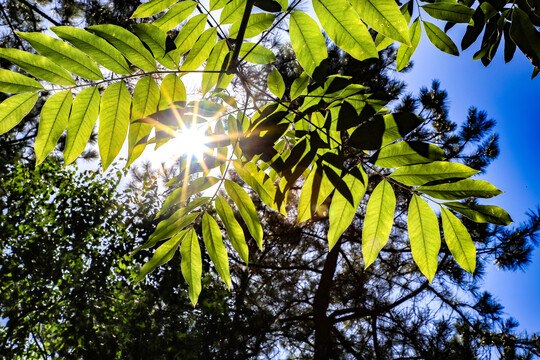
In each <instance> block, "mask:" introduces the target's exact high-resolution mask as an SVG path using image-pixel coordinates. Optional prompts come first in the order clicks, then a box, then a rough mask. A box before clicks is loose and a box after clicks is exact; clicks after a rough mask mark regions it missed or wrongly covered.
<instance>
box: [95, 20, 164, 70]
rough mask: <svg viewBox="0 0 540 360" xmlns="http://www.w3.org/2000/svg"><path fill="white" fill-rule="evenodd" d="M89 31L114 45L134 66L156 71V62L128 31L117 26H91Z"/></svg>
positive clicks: (139, 41)
mask: <svg viewBox="0 0 540 360" xmlns="http://www.w3.org/2000/svg"><path fill="white" fill-rule="evenodd" d="M88 29H89V30H91V31H93V32H94V33H96V34H97V35H98V36H100V37H102V38H104V39H106V40H107V41H109V42H110V43H111V44H113V45H114V47H116V48H117V49H118V50H120V52H121V53H122V54H124V55H125V57H126V58H127V59H128V60H129V61H130V62H131V63H132V64H133V65H135V66H137V67H139V68H141V69H142V70H144V71H154V70H156V69H157V68H156V61H155V60H154V57H153V56H152V54H150V51H148V50H147V49H146V48H145V47H144V45H143V43H142V42H141V40H139V38H138V37H137V36H135V35H134V34H132V33H131V32H129V31H128V30H126V29H124V28H123V27H121V26H118V25H111V24H106V25H93V26H90V27H88Z"/></svg>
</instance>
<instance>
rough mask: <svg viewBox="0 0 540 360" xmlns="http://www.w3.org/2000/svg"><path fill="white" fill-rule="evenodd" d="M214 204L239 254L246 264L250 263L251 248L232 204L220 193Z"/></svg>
mask: <svg viewBox="0 0 540 360" xmlns="http://www.w3.org/2000/svg"><path fill="white" fill-rule="evenodd" d="M214 205H215V207H216V211H217V213H218V215H219V218H220V219H221V221H222V222H223V225H225V229H227V235H229V239H231V244H232V246H233V248H234V249H235V250H236V252H237V253H238V255H240V258H241V259H242V260H244V262H245V263H246V265H247V264H249V249H248V245H247V243H246V237H245V235H244V230H242V226H241V225H240V223H239V222H238V220H236V218H235V217H234V213H233V210H232V208H231V206H230V205H229V203H227V200H225V198H223V197H222V196H219V195H218V196H216V201H215V202H214Z"/></svg>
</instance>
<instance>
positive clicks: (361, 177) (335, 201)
mask: <svg viewBox="0 0 540 360" xmlns="http://www.w3.org/2000/svg"><path fill="white" fill-rule="evenodd" d="M355 170H356V171H353V172H351V173H349V174H347V175H345V176H344V177H343V182H344V183H345V184H346V185H347V188H348V189H349V190H350V191H351V194H352V197H353V202H352V204H351V202H350V201H349V200H348V199H347V198H346V197H345V196H344V195H343V194H342V193H341V192H340V191H339V189H338V190H336V191H335V192H334V196H333V198H332V204H331V205H330V211H329V212H328V217H329V219H330V228H329V229H328V246H329V251H331V250H332V248H333V247H334V245H335V244H336V242H337V241H338V240H339V237H340V236H341V234H343V232H344V231H345V230H346V229H347V228H348V227H349V225H350V224H351V222H352V220H353V218H354V214H356V210H357V209H358V206H359V205H360V201H361V200H362V198H363V197H364V193H365V191H366V186H367V181H368V178H367V175H366V172H365V171H364V169H363V168H362V165H358V166H357V167H356V168H355Z"/></svg>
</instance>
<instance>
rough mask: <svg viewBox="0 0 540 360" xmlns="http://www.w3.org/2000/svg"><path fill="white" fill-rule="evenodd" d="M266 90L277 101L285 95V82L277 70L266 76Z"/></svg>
mask: <svg viewBox="0 0 540 360" xmlns="http://www.w3.org/2000/svg"><path fill="white" fill-rule="evenodd" d="M268 90H270V92H271V93H272V94H274V95H275V96H276V97H277V98H278V99H281V98H282V97H283V94H285V82H284V81H283V77H282V76H281V74H280V73H279V71H277V69H272V71H271V72H270V74H268Z"/></svg>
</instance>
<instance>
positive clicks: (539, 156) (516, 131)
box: [401, 33, 540, 333]
mask: <svg viewBox="0 0 540 360" xmlns="http://www.w3.org/2000/svg"><path fill="white" fill-rule="evenodd" d="M422 36H423V37H422V40H421V43H420V46H419V48H418V49H417V51H416V53H415V55H414V56H413V58H412V60H413V61H414V68H413V70H412V71H411V72H409V73H407V74H405V75H403V76H401V77H402V78H403V80H404V81H405V82H406V83H407V86H408V87H407V89H408V91H409V92H412V93H414V94H417V93H418V90H419V89H420V88H421V87H422V86H427V87H429V86H430V85H431V82H432V80H434V79H438V80H440V82H441V87H442V88H443V89H446V90H447V91H448V95H449V99H450V118H451V119H452V120H453V121H456V122H458V123H459V122H461V121H463V120H465V119H466V115H467V110H468V109H469V107H470V106H476V107H477V108H478V109H479V110H485V111H487V114H488V117H489V118H493V119H495V120H496V121H497V126H496V132H498V133H499V135H500V141H499V145H500V149H501V154H500V156H499V158H498V159H497V160H496V161H495V162H494V163H493V164H492V165H491V166H490V167H489V168H488V171H487V174H486V176H484V177H483V179H485V180H487V181H490V182H491V183H493V184H494V185H495V186H497V187H498V188H499V189H501V190H503V191H504V194H502V195H499V196H498V197H496V198H494V199H490V201H489V204H493V205H498V206H501V207H503V208H504V209H506V210H507V211H508V212H509V213H510V215H511V216H512V218H513V219H514V221H515V222H516V223H519V222H521V221H525V220H526V218H527V217H526V215H525V214H526V212H527V211H528V210H529V209H535V208H536V207H537V206H540V187H538V186H537V178H538V177H539V176H540V169H539V168H538V167H539V165H540V76H539V77H538V78H536V79H534V80H531V73H532V65H531V64H530V62H529V61H528V60H527V59H526V58H525V56H523V54H521V53H519V51H516V54H515V57H514V59H513V60H512V61H511V62H510V63H508V64H505V63H504V60H503V57H502V53H501V52H502V49H503V44H502V43H501V45H500V47H499V54H497V56H496V58H495V59H494V60H493V62H492V63H491V64H490V65H489V66H488V67H487V68H486V67H484V66H483V65H482V63H481V62H480V61H472V57H473V54H474V52H475V51H476V50H478V43H476V44H473V45H472V46H471V48H470V49H469V50H467V51H465V52H462V53H461V55H460V56H459V57H455V56H451V55H447V54H445V53H442V52H441V51H439V50H437V49H436V48H434V47H433V46H432V45H431V44H430V43H429V41H428V39H427V37H426V36H425V33H424V34H422ZM452 37H453V38H454V39H461V37H460V36H459V35H456V36H452ZM486 203H487V202H486ZM539 279H540V249H536V251H535V253H534V257H533V261H532V263H531V264H530V266H528V268H527V269H526V271H525V272H521V271H516V272H507V271H501V270H498V269H496V268H495V267H494V266H490V268H489V270H488V274H487V276H486V278H485V287H486V289H487V290H488V291H490V292H491V293H492V294H493V295H495V296H496V298H497V299H498V300H499V301H500V302H501V303H502V305H504V306H505V312H506V313H507V315H510V316H512V317H514V318H515V319H516V320H517V321H519V323H520V325H521V327H520V329H521V330H527V331H528V332H529V333H532V332H540V311H539V310H538V309H539V307H540V280H539Z"/></svg>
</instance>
